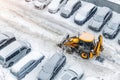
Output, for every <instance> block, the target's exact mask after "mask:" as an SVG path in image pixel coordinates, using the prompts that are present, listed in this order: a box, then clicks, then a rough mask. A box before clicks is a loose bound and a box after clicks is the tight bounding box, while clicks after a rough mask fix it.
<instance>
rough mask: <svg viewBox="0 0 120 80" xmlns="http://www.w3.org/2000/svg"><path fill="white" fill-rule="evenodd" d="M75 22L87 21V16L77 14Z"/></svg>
mask: <svg viewBox="0 0 120 80" xmlns="http://www.w3.org/2000/svg"><path fill="white" fill-rule="evenodd" d="M75 20H76V21H83V20H85V16H82V15H81V14H79V13H78V14H76V15H75Z"/></svg>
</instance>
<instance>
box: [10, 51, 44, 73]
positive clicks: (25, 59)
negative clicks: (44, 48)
mask: <svg viewBox="0 0 120 80" xmlns="http://www.w3.org/2000/svg"><path fill="white" fill-rule="evenodd" d="M42 56H43V55H42V54H41V53H38V52H31V53H29V54H27V55H26V56H25V57H23V58H22V59H21V60H20V61H18V62H17V63H16V64H15V65H13V66H12V67H11V70H12V71H13V72H15V73H17V72H19V71H20V69H21V68H22V67H23V66H24V65H25V64H27V63H28V62H29V61H31V60H38V59H39V58H41V57H42Z"/></svg>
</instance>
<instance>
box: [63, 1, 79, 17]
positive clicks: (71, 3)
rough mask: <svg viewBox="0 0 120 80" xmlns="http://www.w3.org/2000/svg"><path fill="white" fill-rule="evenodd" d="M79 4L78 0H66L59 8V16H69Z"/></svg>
mask: <svg viewBox="0 0 120 80" xmlns="http://www.w3.org/2000/svg"><path fill="white" fill-rule="evenodd" d="M80 6H81V1H80V0H68V2H67V4H66V5H65V6H64V8H63V9H62V10H61V16H63V17H65V18H69V17H70V16H71V15H73V14H74V12H75V11H76V10H78V9H79V7H80Z"/></svg>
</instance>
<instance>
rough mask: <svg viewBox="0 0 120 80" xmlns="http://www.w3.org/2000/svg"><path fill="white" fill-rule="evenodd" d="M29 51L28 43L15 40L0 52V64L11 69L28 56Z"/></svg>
mask: <svg viewBox="0 0 120 80" xmlns="http://www.w3.org/2000/svg"><path fill="white" fill-rule="evenodd" d="M30 50H31V45H30V44H29V43H28V42H24V41H18V40H16V41H14V42H12V43H11V44H9V45H8V46H6V47H4V48H3V49H1V50H0V64H2V66H3V67H5V68H7V67H11V66H12V65H13V64H14V63H16V62H18V61H19V60H20V59H21V58H22V57H24V56H25V55H26V54H28V53H29V52H30Z"/></svg>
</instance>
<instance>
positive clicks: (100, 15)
mask: <svg viewBox="0 0 120 80" xmlns="http://www.w3.org/2000/svg"><path fill="white" fill-rule="evenodd" d="M111 17H112V10H111V9H110V8H108V7H101V8H99V9H98V10H97V12H96V14H95V15H94V16H93V17H92V19H91V21H90V23H89V25H88V27H89V28H90V29H92V30H94V31H96V32H99V31H100V30H101V29H102V27H103V26H104V25H105V23H106V22H107V21H108V20H110V18H111Z"/></svg>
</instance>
